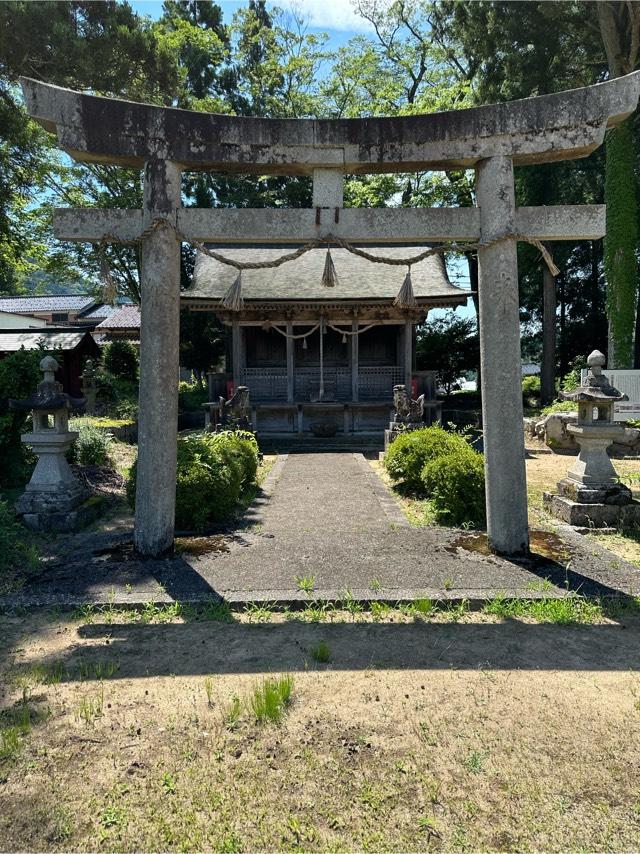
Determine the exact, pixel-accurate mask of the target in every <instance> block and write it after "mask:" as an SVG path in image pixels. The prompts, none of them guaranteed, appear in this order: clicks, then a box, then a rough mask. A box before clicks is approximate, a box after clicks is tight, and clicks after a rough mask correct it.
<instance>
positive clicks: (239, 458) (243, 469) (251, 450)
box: [212, 430, 259, 491]
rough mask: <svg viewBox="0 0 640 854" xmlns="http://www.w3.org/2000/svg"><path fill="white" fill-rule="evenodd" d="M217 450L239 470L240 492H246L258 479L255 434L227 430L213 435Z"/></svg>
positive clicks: (257, 453) (257, 452)
mask: <svg viewBox="0 0 640 854" xmlns="http://www.w3.org/2000/svg"><path fill="white" fill-rule="evenodd" d="M212 443H213V446H214V447H215V449H216V450H217V451H218V452H219V453H220V454H222V456H223V458H224V459H225V461H226V462H227V463H228V464H229V465H230V466H233V467H235V468H236V469H237V471H238V474H239V477H240V490H241V491H244V490H245V489H246V488H247V487H248V486H249V485H250V484H252V483H253V482H254V481H255V479H256V474H257V473H258V457H259V451H258V443H257V441H256V437H255V436H254V435H253V433H249V432H248V431H246V430H225V431H223V432H222V433H215V434H213V435H212Z"/></svg>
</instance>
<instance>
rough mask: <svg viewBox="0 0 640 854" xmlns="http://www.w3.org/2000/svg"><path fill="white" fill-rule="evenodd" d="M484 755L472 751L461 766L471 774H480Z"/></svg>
mask: <svg viewBox="0 0 640 854" xmlns="http://www.w3.org/2000/svg"><path fill="white" fill-rule="evenodd" d="M485 758H486V757H485V754H483V753H480V752H479V751H477V750H472V751H471V752H470V753H469V754H468V755H467V756H466V757H465V758H464V760H463V763H462V764H463V765H464V767H465V768H466V769H467V771H469V773H471V774H480V773H482V771H484V761H485Z"/></svg>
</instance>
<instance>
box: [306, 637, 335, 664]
mask: <svg viewBox="0 0 640 854" xmlns="http://www.w3.org/2000/svg"><path fill="white" fill-rule="evenodd" d="M310 652H311V657H312V658H313V659H314V661H317V662H318V664H326V663H327V662H329V661H331V650H330V649H329V645H328V644H327V643H326V641H323V640H321V641H320V642H319V643H318V644H316V646H314V647H312V648H311V650H310Z"/></svg>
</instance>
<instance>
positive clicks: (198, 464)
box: [127, 432, 258, 531]
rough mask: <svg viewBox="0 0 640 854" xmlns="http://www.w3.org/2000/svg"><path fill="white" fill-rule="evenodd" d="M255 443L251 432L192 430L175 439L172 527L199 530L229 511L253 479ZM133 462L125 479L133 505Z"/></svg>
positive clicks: (134, 480) (226, 516) (256, 454)
mask: <svg viewBox="0 0 640 854" xmlns="http://www.w3.org/2000/svg"><path fill="white" fill-rule="evenodd" d="M257 464H258V446H257V443H256V440H255V438H254V437H253V436H252V435H251V434H243V433H238V434H235V433H230V432H229V433H219V434H208V433H205V434H195V435H192V436H184V437H180V438H179V439H178V463H177V469H176V527H178V528H181V529H184V530H195V531H202V530H204V529H205V528H207V527H208V526H209V525H211V524H213V523H215V522H221V521H223V520H225V519H228V518H229V517H230V516H232V515H233V513H234V511H235V510H236V507H237V505H238V501H239V499H240V496H241V494H242V491H243V490H244V489H246V488H247V487H248V486H249V485H250V484H251V483H252V482H253V480H254V479H255V474H256V471H257ZM136 475H137V464H136V463H134V465H133V466H132V468H131V472H130V475H129V479H128V481H127V498H128V500H129V503H130V504H131V506H132V507H134V506H135V491H136Z"/></svg>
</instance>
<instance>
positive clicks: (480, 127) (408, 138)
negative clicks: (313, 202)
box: [21, 71, 640, 175]
mask: <svg viewBox="0 0 640 854" xmlns="http://www.w3.org/2000/svg"><path fill="white" fill-rule="evenodd" d="M21 84H22V90H23V92H24V96H25V100H26V104H27V109H28V111H29V114H30V115H31V116H33V118H35V119H36V120H37V121H38V122H40V124H41V125H42V126H43V127H44V128H46V129H47V130H49V131H51V132H53V133H57V136H58V142H59V144H60V147H61V148H63V149H64V150H65V151H67V152H68V153H69V154H70V155H71V156H72V157H73V158H75V159H76V160H80V161H92V162H98V163H118V164H121V165H124V166H132V167H138V168H141V167H142V166H143V165H144V163H145V161H147V160H150V159H157V158H161V159H166V160H172V161H174V162H176V163H178V164H179V165H180V166H181V167H182V168H183V169H186V170H194V171H199V170H215V171H220V172H239V173H246V174H251V173H258V174H267V173H268V174H277V175H287V174H289V175H295V174H298V175H301V174H302V175H305V174H311V173H312V171H313V170H314V169H317V168H323V167H324V168H341V169H343V170H344V171H345V172H349V173H372V172H404V171H413V170H417V169H420V170H423V169H449V168H452V167H459V168H460V167H461V168H471V167H473V166H474V165H475V164H476V163H477V162H478V161H479V160H483V159H485V158H488V157H493V156H495V155H504V156H507V157H512V158H513V161H514V163H515V164H528V163H543V162H548V161H553V160H567V159H571V158H575V157H584V156H586V155H588V154H590V153H591V152H592V151H593V150H594V149H596V148H597V147H598V146H599V145H601V144H602V141H603V138H604V133H605V130H606V129H607V128H610V127H614V126H615V125H617V124H619V123H620V122H621V121H623V120H624V119H625V118H626V117H627V116H628V115H630V114H631V113H632V112H633V111H634V110H635V108H636V105H637V103H638V97H639V96H640V71H636V72H634V73H632V74H628V75H626V76H624V77H618V78H615V79H613V80H608V81H606V82H604V83H599V84H596V85H594V86H587V87H584V88H582V89H573V90H570V91H567V92H558V93H555V94H552V95H540V96H538V97H534V98H524V99H523V100H520V101H510V102H507V103H502V104H493V105H490V106H483V107H474V108H471V109H465V110H452V111H449V112H442V113H430V114H427V115H416V116H395V117H388V118H363V119H264V118H254V117H243V116H228V115H217V114H211V113H199V112H192V111H189V110H178V109H174V108H171V107H158V106H154V105H151V104H142V103H134V102H131V101H123V100H119V99H116V98H103V97H98V96H95V95H85V94H82V93H80V92H74V91H72V90H70V89H63V88H61V87H58V86H51V85H49V84H47V83H41V82H39V81H36V80H31V79H28V78H22V79H21Z"/></svg>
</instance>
